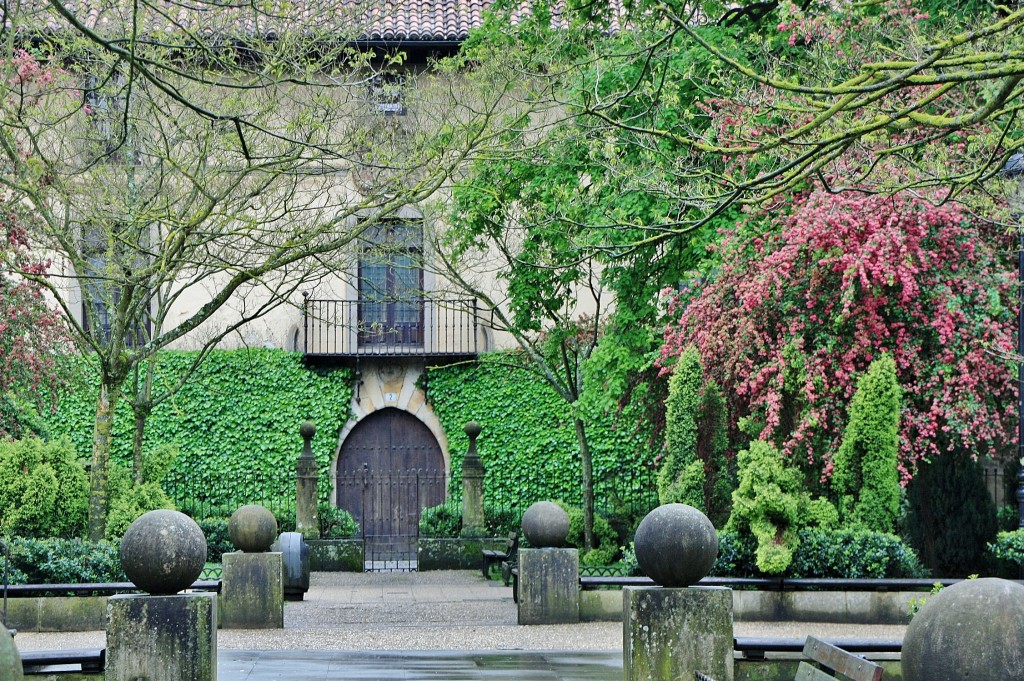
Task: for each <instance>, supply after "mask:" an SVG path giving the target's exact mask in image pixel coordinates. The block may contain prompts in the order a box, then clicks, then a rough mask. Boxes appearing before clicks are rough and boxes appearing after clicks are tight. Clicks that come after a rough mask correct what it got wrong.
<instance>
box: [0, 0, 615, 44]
mask: <svg viewBox="0 0 1024 681" xmlns="http://www.w3.org/2000/svg"><path fill="white" fill-rule="evenodd" d="M611 1H613V2H615V3H616V4H619V2H620V1H621V0H611ZM491 2H492V0H268V1H266V2H258V3H257V2H232V1H231V0H228V2H224V1H223V0H216V1H214V2H209V1H204V0H147V1H146V2H145V3H144V6H145V7H147V8H148V10H147V12H146V15H147V16H146V23H148V24H149V25H150V27H151V28H152V29H153V30H155V31H168V32H180V31H181V30H182V27H185V28H187V29H188V30H193V31H198V32H200V33H203V34H216V33H230V34H234V35H238V34H243V35H274V34H276V33H279V32H282V31H285V30H287V28H288V27H290V26H294V25H296V24H305V25H309V26H311V27H315V28H316V29H317V30H323V31H331V30H335V31H338V32H339V33H352V32H355V35H353V36H352V37H354V38H357V39H362V40H389V41H390V40H393V41H412V42H416V41H461V40H464V39H465V38H466V37H467V36H468V35H469V32H470V31H471V30H472V29H474V28H478V27H479V26H481V25H482V24H483V14H484V12H485V11H486V10H487V9H488V8H489V7H490V5H491ZM132 4H133V2H132V0H65V6H66V7H67V8H68V9H69V10H70V11H71V12H73V13H74V14H75V15H76V16H77V17H78V18H79V20H81V22H82V23H83V24H84V25H85V26H86V27H88V28H90V29H93V30H97V31H100V32H104V31H112V30H113V29H114V28H115V27H117V26H125V25H128V21H127V20H128V18H129V12H130V8H131V7H132ZM33 5H34V6H35V10H33V8H32V6H33ZM256 7H258V8H259V11H258V12H257V10H256V9H255V8H256ZM22 11H23V12H26V11H27V12H32V11H36V12H38V17H39V23H40V24H42V25H45V26H47V28H49V29H50V30H56V31H59V30H62V29H63V30H66V25H65V24H62V23H60V22H58V21H57V20H56V19H55V18H54V15H53V14H52V10H50V9H48V3H47V2H46V0H27V1H26V2H24V3H23V4H22ZM2 12H3V10H2V9H0V16H2ZM528 12H529V0H522V2H521V3H520V6H519V8H518V9H517V10H515V11H514V12H513V13H512V17H513V21H518V20H519V18H520V17H522V16H524V15H526V13H528ZM555 16H556V19H557V17H558V16H559V15H558V13H557V12H556V13H555ZM3 18H4V23H5V25H9V22H8V20H7V17H3ZM618 28H619V27H618V25H617V24H616V25H614V26H613V30H617V29H618Z"/></svg>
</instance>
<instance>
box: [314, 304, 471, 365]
mask: <svg viewBox="0 0 1024 681" xmlns="http://www.w3.org/2000/svg"><path fill="white" fill-rule="evenodd" d="M303 330H304V344H303V352H304V353H305V355H306V357H307V358H314V359H315V358H323V359H329V358H358V357H432V358H438V357H447V358H452V359H461V358H473V357H476V355H477V354H478V351H479V332H480V328H479V323H478V318H477V305H476V301H475V300H473V299H470V298H466V299H462V298H460V299H433V298H417V299H412V300H316V299H313V298H306V299H305V302H304V306H303Z"/></svg>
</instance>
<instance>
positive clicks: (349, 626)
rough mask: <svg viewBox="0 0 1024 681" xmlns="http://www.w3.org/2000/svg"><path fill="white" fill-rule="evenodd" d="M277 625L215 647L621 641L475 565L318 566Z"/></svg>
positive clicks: (851, 630)
mask: <svg viewBox="0 0 1024 681" xmlns="http://www.w3.org/2000/svg"><path fill="white" fill-rule="evenodd" d="M284 620H285V628H284V629H283V630H280V629H276V630H274V629H272V630H221V631H219V632H218V634H217V637H218V638H217V645H218V647H219V648H220V649H221V650H600V651H610V650H621V649H622V625H621V624H619V623H617V622H592V623H584V624H574V625H545V626H529V627H522V626H519V625H517V624H516V605H515V603H513V601H512V589H511V588H509V587H506V586H503V585H502V584H501V582H500V581H487V580H484V579H483V578H482V577H481V576H480V573H479V572H473V571H468V570H467V571H438V572H410V573H403V572H391V573H387V572H385V573H351V572H318V573H313V575H312V577H311V579H310V591H309V592H308V593H307V594H306V598H305V600H303V601H301V602H289V603H286V604H285V618H284ZM904 629H905V627H902V626H870V627H868V626H863V625H825V624H818V623H806V622H781V623H768V622H737V623H736V635H737V636H783V637H792V638H803V637H805V636H807V635H808V634H814V635H816V636H824V637H836V638H853V637H863V638H896V639H900V638H902V637H903V631H904ZM105 638H106V636H105V633H104V632H102V631H93V632H72V633H62V634H36V633H29V632H22V633H19V634H18V636H17V637H16V639H15V640H16V642H17V644H18V647H19V648H21V649H23V650H43V649H52V648H89V647H102V646H103V645H105Z"/></svg>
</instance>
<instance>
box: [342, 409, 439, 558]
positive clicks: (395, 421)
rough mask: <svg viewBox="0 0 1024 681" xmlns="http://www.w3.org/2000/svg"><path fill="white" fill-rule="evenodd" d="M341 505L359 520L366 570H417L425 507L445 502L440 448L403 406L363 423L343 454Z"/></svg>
mask: <svg viewBox="0 0 1024 681" xmlns="http://www.w3.org/2000/svg"><path fill="white" fill-rule="evenodd" d="M337 475H338V478H337V480H338V486H337V490H338V506H340V507H341V508H344V509H345V510H347V511H348V512H349V513H351V514H352V516H353V517H354V518H355V519H356V521H357V522H358V523H359V525H360V527H361V528H362V533H363V537H364V540H365V543H364V550H365V552H366V567H367V569H371V570H373V569H392V570H393V569H415V568H416V540H417V535H418V528H419V519H420V511H421V510H423V509H424V508H427V507H429V506H436V505H437V504H440V503H441V502H443V501H444V497H445V490H446V488H447V484H446V476H445V468H444V457H443V455H442V454H441V446H440V445H439V444H438V442H437V438H435V437H434V434H433V433H432V432H430V429H429V428H427V426H426V425H424V424H423V422H422V421H420V420H419V419H417V418H416V417H415V416H413V415H412V414H409V413H408V412H404V411H402V410H400V409H390V408H389V409H381V410H380V411H376V412H374V413H372V414H370V415H369V416H367V417H366V418H365V419H363V420H362V421H360V422H359V423H358V424H356V426H355V427H354V428H353V429H352V432H350V433H349V435H348V437H346V438H345V441H344V442H343V443H342V445H341V451H340V452H339V454H338V470H337Z"/></svg>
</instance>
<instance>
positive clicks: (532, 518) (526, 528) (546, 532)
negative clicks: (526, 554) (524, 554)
mask: <svg viewBox="0 0 1024 681" xmlns="http://www.w3.org/2000/svg"><path fill="white" fill-rule="evenodd" d="M522 526H523V534H524V535H526V540H527V541H529V542H530V545H531V546H535V547H536V548H539V549H540V548H558V547H559V546H562V545H564V544H565V538H566V537H568V536H569V514H568V513H566V512H565V509H563V508H562V507H561V506H559V505H558V504H556V503H555V502H553V501H538V502H537V503H536V504H534V505H532V506H530V508H528V509H526V512H525V513H523V523H522Z"/></svg>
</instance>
